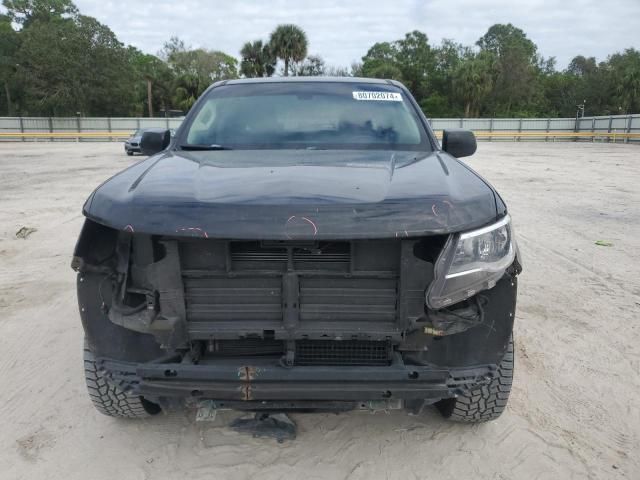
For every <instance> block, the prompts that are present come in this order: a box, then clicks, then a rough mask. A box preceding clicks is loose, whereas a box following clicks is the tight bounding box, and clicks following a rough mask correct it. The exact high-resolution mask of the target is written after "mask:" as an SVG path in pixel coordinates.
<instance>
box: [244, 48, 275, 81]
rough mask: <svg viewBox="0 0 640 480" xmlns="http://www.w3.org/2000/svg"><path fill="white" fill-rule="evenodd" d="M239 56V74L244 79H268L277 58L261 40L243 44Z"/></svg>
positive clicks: (273, 69)
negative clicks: (240, 58) (240, 57)
mask: <svg viewBox="0 0 640 480" xmlns="http://www.w3.org/2000/svg"><path fill="white" fill-rule="evenodd" d="M240 55H241V56H242V60H241V61H240V73H241V74H242V75H244V76H245V77H248V78H253V77H270V76H271V75H273V72H274V71H275V69H276V61H277V58H276V56H275V55H274V54H273V52H272V51H271V48H270V46H269V44H268V43H267V44H263V43H262V40H256V41H255V42H247V43H245V44H244V46H243V47H242V50H240Z"/></svg>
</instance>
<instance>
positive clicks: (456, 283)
mask: <svg viewBox="0 0 640 480" xmlns="http://www.w3.org/2000/svg"><path fill="white" fill-rule="evenodd" d="M515 252H516V247H515V241H514V239H513V233H512V229H511V217H509V215H507V216H505V217H504V218H503V219H502V220H500V221H499V222H497V223H494V224H493V225H489V226H488V227H484V228H480V229H478V230H474V231H472V232H466V233H459V234H455V235H451V236H450V237H449V240H448V241H447V243H446V244H445V246H444V248H443V250H442V253H441V254H440V256H439V257H438V260H437V261H436V264H435V267H434V279H433V282H432V283H431V285H430V286H429V289H428V290H427V305H428V306H429V307H430V308H432V309H434V310H437V309H439V308H443V307H446V306H447V305H452V304H454V303H458V302H460V301H462V300H464V299H465V298H469V297H471V296H473V295H475V294H476V293H478V292H480V291H482V290H487V289H489V288H492V287H493V286H494V285H495V284H496V282H497V281H498V280H499V279H500V278H501V277H502V275H504V272H505V270H506V269H507V267H508V266H509V265H511V263H512V262H513V260H514V258H515V255H516V253H515Z"/></svg>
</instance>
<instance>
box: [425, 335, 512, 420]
mask: <svg viewBox="0 0 640 480" xmlns="http://www.w3.org/2000/svg"><path fill="white" fill-rule="evenodd" d="M512 380H513V336H511V338H510V339H509V345H508V346H507V351H506V353H505V355H504V357H503V359H502V361H501V362H500V365H498V371H497V372H496V376H495V377H493V379H492V380H491V381H490V382H489V383H488V384H485V385H482V386H481V387H478V388H474V389H471V390H467V391H466V392H464V393H462V394H461V395H458V396H457V397H456V398H447V399H445V400H441V401H439V402H438V403H436V407H437V408H438V410H440V413H441V414H442V416H443V417H445V418H447V419H449V420H452V421H454V422H467V423H481V422H486V421H489V420H495V419H496V418H498V417H499V416H500V415H501V414H502V412H503V411H504V409H505V408H506V406H507V401H508V400H509V393H510V392H511V382H512Z"/></svg>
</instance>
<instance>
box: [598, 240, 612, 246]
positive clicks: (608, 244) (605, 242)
mask: <svg viewBox="0 0 640 480" xmlns="http://www.w3.org/2000/svg"><path fill="white" fill-rule="evenodd" d="M596 245H598V246H600V247H613V243H611V242H607V241H606V240H596Z"/></svg>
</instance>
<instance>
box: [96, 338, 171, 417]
mask: <svg viewBox="0 0 640 480" xmlns="http://www.w3.org/2000/svg"><path fill="white" fill-rule="evenodd" d="M84 379H85V381H86V383H87V390H88V391H89V397H90V398H91V401H92V402H93V406H94V407H96V409H97V410H98V411H99V412H100V413H102V414H104V415H108V416H110V417H124V418H146V417H149V416H151V415H155V414H156V413H158V412H159V411H160V407H159V406H158V405H156V404H155V403H151V402H149V401H148V400H145V399H144V398H142V397H140V396H132V395H128V394H126V393H125V392H124V391H122V390H121V389H119V388H118V387H116V386H115V385H112V384H110V383H109V382H108V381H107V379H106V378H105V376H104V373H103V372H102V371H100V370H99V369H98V366H97V365H96V360H95V357H94V356H93V353H92V352H91V350H90V349H89V346H88V345H87V342H86V341H85V343H84Z"/></svg>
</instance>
